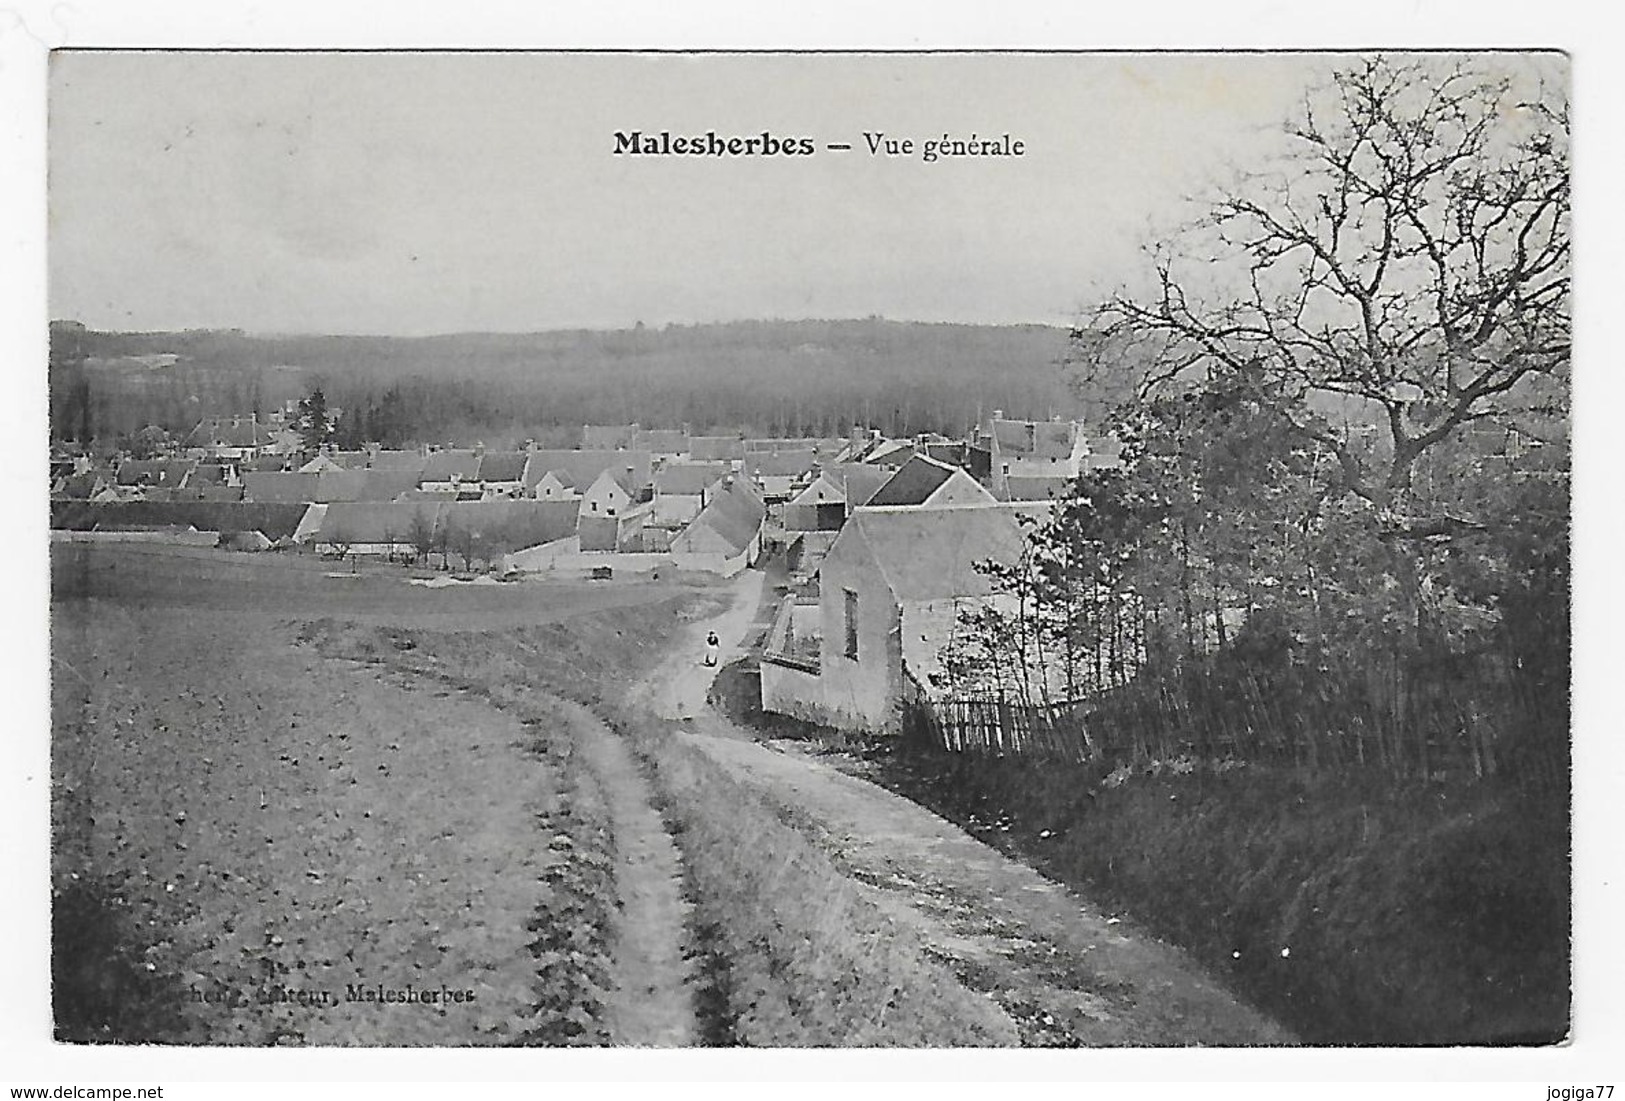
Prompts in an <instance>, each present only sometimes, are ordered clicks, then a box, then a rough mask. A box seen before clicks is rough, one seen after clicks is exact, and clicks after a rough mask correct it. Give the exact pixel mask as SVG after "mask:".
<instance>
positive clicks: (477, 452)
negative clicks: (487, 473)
mask: <svg viewBox="0 0 1625 1101" xmlns="http://www.w3.org/2000/svg"><path fill="white" fill-rule="evenodd" d="M474 457H475V458H476V459H483V458H485V441H484V440H481V441H479V442H478V443H476V444H475V445H474Z"/></svg>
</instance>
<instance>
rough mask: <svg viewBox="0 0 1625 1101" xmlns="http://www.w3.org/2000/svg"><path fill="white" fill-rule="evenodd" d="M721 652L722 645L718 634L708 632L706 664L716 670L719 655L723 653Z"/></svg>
mask: <svg viewBox="0 0 1625 1101" xmlns="http://www.w3.org/2000/svg"><path fill="white" fill-rule="evenodd" d="M721 651H722V643H721V642H720V641H719V640H718V639H717V633H716V632H715V631H708V632H706V635H705V664H706V665H707V666H708V667H713V668H714V667H715V666H716V664H717V655H718V654H719V653H721Z"/></svg>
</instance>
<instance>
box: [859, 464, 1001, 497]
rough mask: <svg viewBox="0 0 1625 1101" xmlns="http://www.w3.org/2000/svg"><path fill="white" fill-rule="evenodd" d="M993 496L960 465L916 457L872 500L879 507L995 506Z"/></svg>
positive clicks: (894, 475)
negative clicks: (960, 467) (992, 504)
mask: <svg viewBox="0 0 1625 1101" xmlns="http://www.w3.org/2000/svg"><path fill="white" fill-rule="evenodd" d="M993 500H994V497H993V494H991V493H989V492H988V491H987V490H986V489H985V488H984V487H983V486H982V485H981V484H980V483H978V482H977V481H976V479H975V478H972V477H971V476H970V475H969V474H966V473H965V472H964V471H963V470H961V469H959V468H958V467H957V466H949V465H948V464H947V463H939V462H937V461H936V460H935V459H928V458H926V457H925V456H924V455H915V456H914V457H913V458H911V459H909V460H908V462H906V463H904V464H903V465H902V466H900V467H898V468H897V473H895V474H893V475H892V476H891V478H890V479H888V480H887V482H886V484H885V485H883V486H881V487H880V489H878V490H877V491H876V492H875V495H874V496H873V497H871V498H869V502H868V503H869V504H870V505H873V506H876V507H885V506H903V505H913V506H916V507H924V508H935V507H941V506H943V505H972V504H979V503H980V504H991V503H992V502H993Z"/></svg>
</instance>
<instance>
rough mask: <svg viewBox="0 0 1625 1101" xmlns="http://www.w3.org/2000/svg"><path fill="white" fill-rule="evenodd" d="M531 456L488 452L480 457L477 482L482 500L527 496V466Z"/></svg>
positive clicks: (515, 452)
mask: <svg viewBox="0 0 1625 1101" xmlns="http://www.w3.org/2000/svg"><path fill="white" fill-rule="evenodd" d="M529 461H530V456H529V455H527V454H526V453H525V452H523V451H487V452H486V453H485V454H484V455H482V456H480V468H479V472H478V474H477V475H476V476H475V480H476V481H478V482H479V483H480V498H481V500H486V501H489V500H491V499H492V498H502V497H507V498H513V497H523V496H524V495H525V464H526V463H527V462H529Z"/></svg>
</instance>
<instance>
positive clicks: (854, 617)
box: [843, 589, 858, 661]
mask: <svg viewBox="0 0 1625 1101" xmlns="http://www.w3.org/2000/svg"><path fill="white" fill-rule="evenodd" d="M843 591H844V593H845V596H846V656H847V657H849V658H851V659H852V660H853V661H857V660H858V594H857V593H855V592H853V591H852V590H851V589H845V590H843Z"/></svg>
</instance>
